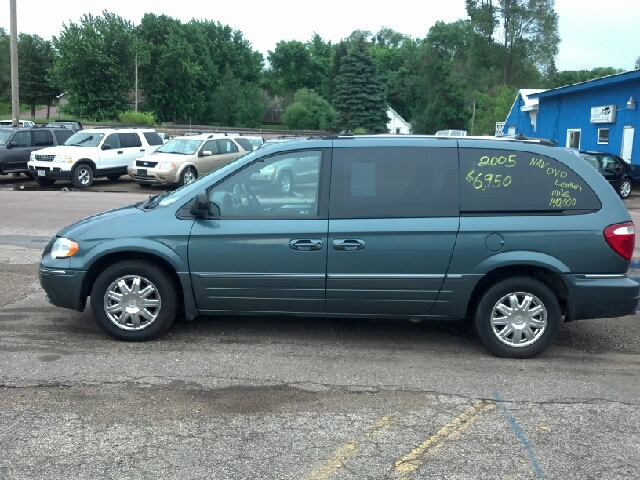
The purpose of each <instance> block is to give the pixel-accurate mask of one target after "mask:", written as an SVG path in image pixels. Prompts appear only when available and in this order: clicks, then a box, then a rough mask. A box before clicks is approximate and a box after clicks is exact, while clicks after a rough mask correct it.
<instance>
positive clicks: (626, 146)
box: [620, 127, 635, 163]
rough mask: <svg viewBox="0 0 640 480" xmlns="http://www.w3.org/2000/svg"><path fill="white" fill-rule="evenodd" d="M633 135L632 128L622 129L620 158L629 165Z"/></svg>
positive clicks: (633, 130) (633, 129)
mask: <svg viewBox="0 0 640 480" xmlns="http://www.w3.org/2000/svg"><path fill="white" fill-rule="evenodd" d="M634 133H635V128H634V127H624V132H623V134H622V150H621V152H620V156H621V157H622V159H623V160H624V161H625V162H627V163H631V154H632V153H633V135H634Z"/></svg>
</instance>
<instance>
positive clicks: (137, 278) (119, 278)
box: [91, 260, 179, 341]
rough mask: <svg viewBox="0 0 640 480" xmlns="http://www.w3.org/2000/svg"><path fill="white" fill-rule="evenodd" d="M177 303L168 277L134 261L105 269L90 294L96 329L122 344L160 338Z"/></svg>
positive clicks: (175, 310)
mask: <svg viewBox="0 0 640 480" xmlns="http://www.w3.org/2000/svg"><path fill="white" fill-rule="evenodd" d="M178 304H179V301H178V294H177V291H176V288H175V286H174V284H173V281H172V280H171V277H169V275H168V274H167V273H166V272H165V271H164V270H162V269H160V268H158V267H157V266H155V265H153V264H152V263H148V262H143V261H136V260H125V261H122V262H119V263H116V264H115V265H112V266H111V267H109V268H107V269H106V270H105V271H104V272H103V273H102V274H100V276H99V277H98V278H97V280H96V282H95V284H94V286H93V290H92V292H91V310H92V311H93V316H94V318H95V319H96V321H97V322H98V325H99V326H100V328H102V330H104V331H105V332H106V333H108V334H109V335H111V336H113V337H115V338H118V339H120V340H126V341H144V340H149V339H152V338H156V337H158V336H160V335H161V334H162V333H164V332H165V331H166V330H167V329H168V328H169V327H170V326H171V324H172V323H173V321H174V320H175V318H176V315H177V312H178Z"/></svg>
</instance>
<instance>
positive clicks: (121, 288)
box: [104, 275, 162, 331]
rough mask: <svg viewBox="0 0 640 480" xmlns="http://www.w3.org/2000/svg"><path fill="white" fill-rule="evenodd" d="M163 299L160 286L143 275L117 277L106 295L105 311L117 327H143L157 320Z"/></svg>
mask: <svg viewBox="0 0 640 480" xmlns="http://www.w3.org/2000/svg"><path fill="white" fill-rule="evenodd" d="M161 307H162V302H161V299H160V294H159V292H158V289H157V287H156V286H155V285H154V284H153V283H151V282H150V281H149V280H147V279H146V278H144V277H141V276H138V275H127V276H124V277H120V278H118V279H116V280H114V281H113V282H112V283H111V284H110V285H109V286H108V287H107V290H106V292H105V294H104V311H105V313H106V315H107V318H108V319H109V320H110V321H111V323H113V324H114V325H115V326H116V327H118V328H120V329H122V330H127V331H138V330H143V329H145V328H147V327H149V326H150V325H152V324H153V322H155V321H156V319H157V318H158V315H159V314H160V309H161Z"/></svg>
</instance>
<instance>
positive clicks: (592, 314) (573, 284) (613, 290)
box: [565, 275, 640, 322]
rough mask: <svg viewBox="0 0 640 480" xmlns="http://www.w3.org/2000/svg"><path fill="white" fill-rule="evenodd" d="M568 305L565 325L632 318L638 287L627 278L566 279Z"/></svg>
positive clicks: (575, 276)
mask: <svg viewBox="0 0 640 480" xmlns="http://www.w3.org/2000/svg"><path fill="white" fill-rule="evenodd" d="M565 279H566V284H567V288H568V290H569V305H568V309H567V315H566V317H565V321H567V322H570V321H572V320H581V319H587V318H615V317H624V316H625V315H634V314H635V313H636V309H637V308H638V301H639V300H640V284H638V283H637V282H635V281H634V280H631V279H630V278H628V277H627V276H626V275H566V276H565Z"/></svg>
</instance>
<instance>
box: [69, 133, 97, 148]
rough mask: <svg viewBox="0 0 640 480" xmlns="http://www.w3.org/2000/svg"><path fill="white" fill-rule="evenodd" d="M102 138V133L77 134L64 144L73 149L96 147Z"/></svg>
mask: <svg viewBox="0 0 640 480" xmlns="http://www.w3.org/2000/svg"><path fill="white" fill-rule="evenodd" d="M103 137H104V133H89V132H78V133H74V134H73V135H71V136H70V137H69V138H68V139H67V141H66V142H64V144H65V145H70V146H73V147H97V146H98V145H100V140H102V138H103Z"/></svg>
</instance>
